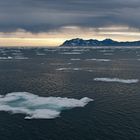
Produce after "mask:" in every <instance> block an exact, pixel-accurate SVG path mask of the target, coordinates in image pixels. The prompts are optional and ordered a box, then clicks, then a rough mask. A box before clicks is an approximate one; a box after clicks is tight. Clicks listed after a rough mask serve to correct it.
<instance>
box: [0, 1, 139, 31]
mask: <svg viewBox="0 0 140 140" xmlns="http://www.w3.org/2000/svg"><path fill="white" fill-rule="evenodd" d="M139 17H140V0H0V31H1V32H10V31H15V30H17V29H25V30H27V31H31V32H42V31H49V30H56V29H59V28H60V27H63V26H80V27H95V28H96V27H104V26H111V25H126V26H129V27H132V28H138V29H139V28H140V20H139Z"/></svg>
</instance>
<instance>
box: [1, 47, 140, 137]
mask: <svg viewBox="0 0 140 140" xmlns="http://www.w3.org/2000/svg"><path fill="white" fill-rule="evenodd" d="M17 92H18V93H17ZM92 99H93V101H92ZM7 107H8V108H7ZM44 109H45V110H44ZM0 110H1V111H0V140H129V139H130V140H131V139H132V140H139V139H140V48H121V47H119V48H75V49H74V48H61V49H60V48H59V49H47V48H28V49H25V48H13V49H11V48H7V49H6V48H0ZM46 111H47V112H46ZM48 111H49V112H48ZM53 111H54V112H53ZM13 113H14V114H13ZM38 114H40V116H39V115H38ZM42 115H43V116H42ZM47 115H52V116H49V117H46V116H47ZM44 116H45V117H44ZM25 118H33V119H25ZM36 118H38V119H36ZM42 118H43V119H42ZM48 118H51V119H48Z"/></svg>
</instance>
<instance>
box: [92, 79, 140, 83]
mask: <svg viewBox="0 0 140 140" xmlns="http://www.w3.org/2000/svg"><path fill="white" fill-rule="evenodd" d="M94 81H101V82H118V83H125V84H132V83H138V82H139V80H138V79H119V78H94Z"/></svg>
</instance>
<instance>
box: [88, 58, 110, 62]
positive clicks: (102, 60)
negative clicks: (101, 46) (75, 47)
mask: <svg viewBox="0 0 140 140" xmlns="http://www.w3.org/2000/svg"><path fill="white" fill-rule="evenodd" d="M86 61H98V62H109V61H111V60H110V59H96V58H92V59H86Z"/></svg>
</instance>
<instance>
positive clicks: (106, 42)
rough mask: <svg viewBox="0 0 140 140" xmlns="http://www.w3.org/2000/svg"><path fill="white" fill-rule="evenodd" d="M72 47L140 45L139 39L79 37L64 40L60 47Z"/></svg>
mask: <svg viewBox="0 0 140 140" xmlns="http://www.w3.org/2000/svg"><path fill="white" fill-rule="evenodd" d="M63 46H67V47H74V46H140V41H133V42H128V41H127V42H118V41H114V40H112V39H105V40H102V41H99V40H94V39H89V40H84V39H80V38H76V39H71V40H66V41H65V42H64V43H63V44H62V45H61V47H63Z"/></svg>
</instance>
